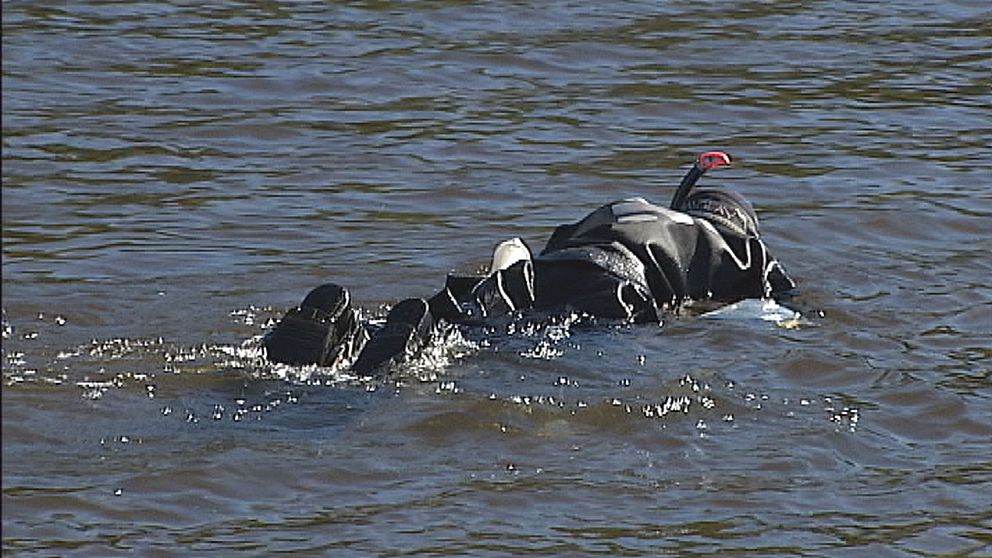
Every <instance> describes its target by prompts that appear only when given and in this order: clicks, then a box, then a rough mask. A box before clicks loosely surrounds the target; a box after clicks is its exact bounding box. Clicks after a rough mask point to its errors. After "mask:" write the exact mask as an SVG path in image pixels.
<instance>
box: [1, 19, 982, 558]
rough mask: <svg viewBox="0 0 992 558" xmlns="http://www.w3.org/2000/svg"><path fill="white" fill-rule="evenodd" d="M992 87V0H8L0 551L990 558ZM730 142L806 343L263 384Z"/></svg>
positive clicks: (694, 323)
mask: <svg viewBox="0 0 992 558" xmlns="http://www.w3.org/2000/svg"><path fill="white" fill-rule="evenodd" d="M990 52H992V8H990V7H989V6H988V4H987V3H986V2H981V1H974V2H966V1H956V2H906V1H903V2H887V3H874V2H845V1H841V0H830V1H826V2H705V1H703V2H700V1H696V2H664V3H662V2H633V1H632V2H613V3H598V4H596V3H586V4H582V3H570V2H476V3H462V2H450V1H443V0H437V1H412V2H402V3H400V2H395V3H389V2H373V1H365V2H345V3H328V4H323V3H314V4H310V3H272V2H268V3H259V4H240V3H230V2H228V3H207V4H206V5H204V4H202V3H194V2H189V3H186V2H169V3H117V2H58V3H56V2H44V3H39V2H4V4H3V267H2V270H3V386H4V387H3V551H4V555H5V556H6V555H8V554H9V555H11V556H50V555H61V556H116V555H124V554H128V555H132V554H133V555H140V556H173V555H175V556H187V555H197V556H199V555H221V556H230V555H257V556H269V555H273V554H277V553H291V554H293V555H334V556H369V555H380V556H395V555H407V554H413V555H472V556H487V555H488V556H505V555H546V556H547V555H554V556H565V555H569V556H571V555H576V556H582V555H626V556H654V555H658V554H675V555H681V556H702V555H711V554H721V555H755V556H776V555H782V556H796V555H806V556H822V555H834V556H859V555H860V556H867V555H871V556H878V555H881V556H890V555H891V556H916V555H955V556H979V555H983V556H988V555H990V554H992V507H990V505H989V502H990V501H992V459H990V457H989V456H990V455H992V389H990V388H992V378H990V377H992V289H990V287H989V277H992V257H990V256H992V241H990V238H992V235H990V233H992V226H990V223H992V221H990V217H992V193H990V192H992V190H990V186H992V178H990V177H992V172H990V171H992V152H990V149H989V147H990V145H992V109H990V101H992V98H990V77H989V76H990V75H992V61H990V60H992V59H990V55H989V53H990ZM712 148H720V149H725V150H727V151H729V152H730V153H732V154H733V155H734V156H735V157H736V159H737V160H738V164H737V165H735V166H734V167H732V168H731V169H729V170H724V169H721V171H720V172H718V173H715V174H713V175H712V176H708V177H707V178H706V179H705V180H706V182H707V183H710V184H723V185H726V186H729V187H731V188H734V189H736V190H739V191H741V192H743V193H745V194H746V195H747V196H748V198H749V199H751V201H752V202H754V204H755V205H756V206H757V207H758V210H759V213H760V215H761V217H762V220H763V221H762V225H763V229H764V233H765V236H766V238H767V241H768V243H769V245H770V246H771V247H772V249H773V251H774V252H775V254H776V255H777V256H778V257H779V258H780V259H781V260H782V261H783V262H784V263H785V264H786V266H787V267H788V269H789V271H790V273H791V274H792V275H793V276H795V278H796V279H797V280H798V281H799V282H800V284H801V288H802V290H803V294H802V296H801V297H800V299H799V300H798V306H799V307H800V309H801V310H802V311H803V313H804V316H805V318H804V320H802V321H800V322H799V323H798V324H794V323H791V322H790V323H788V324H785V323H783V324H779V325H776V324H775V323H774V322H767V321H762V320H760V319H757V316H756V315H754V314H747V313H746V312H745V313H738V314H736V315H735V317H731V318H729V319H713V320H709V319H701V318H689V317H686V318H673V319H671V320H668V321H666V323H665V324H664V325H663V326H662V327H661V328H660V329H659V328H657V327H629V328H615V327H613V328H610V327H602V328H597V327H589V326H582V325H579V324H572V323H569V322H567V321H565V322H562V323H558V324H551V325H544V326H541V327H530V328H526V327H518V328H516V329H518V330H519V331H505V330H500V331H493V332H489V333H488V334H486V335H478V333H477V332H476V333H467V334H466V336H465V337H453V338H451V339H448V340H447V341H446V342H445V343H441V344H439V345H438V346H436V347H434V348H433V350H432V352H431V353H430V354H429V355H428V356H427V357H425V358H424V359H422V360H421V361H419V362H417V363H414V364H413V365H411V366H409V367H407V368H405V369H403V370H400V371H398V372H397V373H396V374H395V375H394V376H393V377H391V378H390V379H388V380H376V379H363V378H350V377H348V376H346V375H342V374H339V373H333V372H331V371H326V370H312V369H291V368H286V367H272V366H270V365H268V364H267V363H266V362H264V361H263V360H262V359H260V358H259V356H258V350H257V341H258V337H259V336H260V335H261V334H262V333H263V332H264V331H265V330H266V328H267V327H269V326H271V323H272V319H274V318H276V317H278V316H279V315H280V314H281V313H282V312H283V311H285V309H287V308H288V307H290V306H291V305H293V304H295V303H296V302H298V301H299V299H300V298H301V297H302V296H303V294H305V293H306V292H307V290H309V289H310V288H311V287H313V286H315V285H317V284H319V283H322V282H325V281H328V280H334V281H337V282H340V283H342V284H344V285H347V286H349V287H350V288H351V289H352V292H353V294H354V298H355V299H356V300H357V301H359V303H361V304H362V305H363V307H364V308H366V312H367V314H368V315H370V316H372V315H376V314H378V313H380V312H381V306H382V305H384V304H389V303H391V302H393V301H395V300H397V299H399V298H402V297H406V296H411V295H423V294H430V293H432V292H434V291H435V290H436V289H437V288H438V287H439V286H440V284H441V282H442V280H443V276H444V274H445V273H446V272H447V271H449V270H452V269H458V270H472V269H475V268H478V267H479V266H481V265H483V264H484V263H485V262H486V261H487V260H488V254H489V252H490V250H491V249H492V247H493V246H494V245H495V244H496V242H498V241H499V240H502V239H505V238H508V237H511V236H521V237H523V238H524V239H525V240H527V241H528V242H529V243H530V244H531V246H533V247H537V248H539V247H541V246H543V243H544V239H546V237H547V235H548V234H549V233H550V231H551V230H552V228H553V227H554V226H555V225H557V224H560V223H564V222H570V221H574V220H575V219H577V218H578V217H581V216H582V215H584V214H585V213H586V212H587V211H588V210H590V209H591V208H593V207H595V206H597V205H598V204H601V203H604V202H607V201H611V200H613V199H617V198H620V197H626V196H630V195H644V196H647V197H649V198H654V199H656V200H659V201H661V202H665V201H667V200H668V199H669V197H670V195H671V187H672V186H674V185H675V184H676V183H677V180H678V179H679V177H680V176H681V174H682V173H683V171H684V169H685V168H686V164H687V162H688V161H690V160H691V159H692V156H693V155H694V154H695V153H696V152H698V151H700V150H703V149H712ZM786 326H788V327H786Z"/></svg>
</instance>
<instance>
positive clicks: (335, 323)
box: [262, 283, 368, 366]
mask: <svg viewBox="0 0 992 558" xmlns="http://www.w3.org/2000/svg"><path fill="white" fill-rule="evenodd" d="M367 340H368V333H366V332H365V328H363V327H362V325H361V323H360V322H359V321H358V316H357V315H356V314H355V311H354V310H353V309H352V308H351V295H350V294H348V291H347V290H345V288H344V287H341V286H339V285H335V284H334V283H328V284H325V285H321V286H319V287H317V288H315V289H313V290H312V291H310V292H309V293H308V294H307V296H306V298H304V299H303V302H301V303H300V305H299V306H298V307H296V308H293V309H291V310H289V311H288V312H286V315H285V316H283V318H282V320H280V321H279V323H278V324H276V326H275V327H274V328H273V329H272V331H270V332H269V333H268V334H267V335H266V336H265V338H264V339H263V340H262V343H263V345H264V346H265V350H266V354H267V356H268V358H269V360H271V361H273V362H281V363H284V364H294V365H304V364H317V365H320V366H333V365H335V364H338V363H340V362H343V361H347V360H351V359H353V358H354V356H355V355H356V354H357V353H358V352H359V351H360V350H361V349H362V347H363V346H364V345H365V342H366V341H367Z"/></svg>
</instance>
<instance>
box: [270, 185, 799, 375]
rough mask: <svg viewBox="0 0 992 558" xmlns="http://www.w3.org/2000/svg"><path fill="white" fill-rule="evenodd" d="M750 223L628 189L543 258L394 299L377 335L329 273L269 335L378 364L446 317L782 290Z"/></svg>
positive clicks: (623, 312) (663, 306)
mask: <svg viewBox="0 0 992 558" xmlns="http://www.w3.org/2000/svg"><path fill="white" fill-rule="evenodd" d="M744 203H746V202H744ZM728 207H731V206H728ZM731 209H732V207H731ZM735 211H736V210H735ZM748 211H749V212H750V214H751V215H752V216H753V210H752V209H750V208H749V206H748ZM741 215H743V214H741ZM741 215H737V217H740V216H741ZM752 222H753V226H751V225H750V224H748V223H752ZM728 224H729V225H730V226H728ZM746 224H748V225H747V226H746V227H736V226H733V223H730V221H728V220H726V219H723V218H721V216H719V215H716V216H714V217H713V218H712V219H706V218H700V217H693V216H690V215H689V214H688V213H683V212H680V211H674V210H671V209H668V208H664V207H660V206H657V205H654V204H651V203H649V202H647V201H645V200H643V199H641V198H634V199H629V200H623V201H619V202H615V203H611V204H608V205H605V206H603V207H600V208H599V209H597V210H595V211H593V212H592V213H590V214H589V215H588V216H587V217H585V218H584V219H582V220H581V221H579V222H577V223H574V224H571V225H563V226H560V227H558V228H557V229H556V230H555V231H554V234H552V235H551V238H550V239H549V240H548V244H547V246H546V247H545V248H544V250H543V251H541V253H540V254H539V255H538V256H537V257H535V258H533V259H530V258H526V259H521V260H519V261H517V262H516V263H514V264H512V265H510V266H509V267H506V268H505V269H498V270H496V271H494V272H492V273H490V274H489V275H486V276H481V277H480V276H458V275H449V276H448V278H447V281H446V283H445V286H444V288H443V289H442V290H441V291H440V292H439V293H438V294H437V295H435V296H434V297H432V298H431V299H429V300H424V299H419V298H417V299H407V300H404V301H402V302H400V303H398V304H397V305H396V306H394V307H393V309H392V310H390V313H389V315H388V316H387V319H386V323H385V325H384V326H383V327H382V328H381V329H378V330H375V331H373V332H371V338H370V336H369V333H370V332H369V331H367V330H366V328H365V327H364V326H363V325H362V324H361V323H360V322H359V320H358V317H357V314H356V313H355V312H354V310H353V309H352V308H351V305H350V298H349V296H348V293H347V291H346V290H345V289H344V288H342V287H340V286H337V285H334V284H327V285H322V286H320V287H318V288H316V289H314V290H313V291H311V293H310V294H308V295H307V298H306V299H304V301H303V303H302V304H301V305H300V306H299V307H297V308H294V309H292V310H290V311H289V312H287V314H286V316H284V317H283V319H282V320H281V321H280V323H279V324H277V326H276V327H275V328H274V329H273V330H272V331H271V332H270V333H269V335H267V336H266V337H265V340H264V344H265V347H266V349H267V354H268V357H269V359H270V360H273V361H276V362H283V363H289V364H319V365H325V366H329V365H337V364H339V363H352V368H353V369H354V370H356V371H357V372H359V373H368V372H371V371H373V370H375V369H377V368H379V367H381V366H382V365H384V364H386V363H387V362H389V361H397V360H399V359H402V358H404V357H407V356H410V355H412V354H413V353H415V352H416V351H417V350H418V349H419V347H420V346H421V345H422V343H423V342H424V341H425V339H426V338H427V337H429V335H430V332H431V331H432V330H433V328H434V326H435V325H436V324H437V323H438V322H439V321H441V320H443V321H446V322H449V323H452V324H480V323H481V324H485V323H487V321H491V320H492V319H493V318H495V317H499V316H506V315H509V314H516V313H526V312H531V311H538V312H542V313H550V314H554V313H566V312H567V313H571V312H579V313H585V314H588V315H590V316H594V317H599V318H606V319H615V320H621V321H626V322H637V323H646V322H658V321H660V320H661V318H662V316H663V314H664V313H666V312H670V311H674V310H677V309H678V308H679V307H680V306H681V305H682V304H683V303H684V302H685V301H688V300H713V301H719V302H726V303H731V302H735V301H738V300H743V299H746V298H761V297H776V298H779V297H780V296H781V295H784V294H786V293H787V292H789V291H791V290H792V289H794V287H795V285H794V283H793V282H792V280H791V279H790V278H789V277H788V276H787V275H786V274H785V272H784V270H783V269H782V267H781V266H780V265H779V264H778V262H777V261H776V260H775V259H774V258H773V257H772V256H771V255H770V254H769V252H768V249H767V248H766V246H765V243H764V242H763V241H762V240H761V238H760V237H759V235H758V233H757V221H756V218H753V219H751V220H750V221H747V223H746Z"/></svg>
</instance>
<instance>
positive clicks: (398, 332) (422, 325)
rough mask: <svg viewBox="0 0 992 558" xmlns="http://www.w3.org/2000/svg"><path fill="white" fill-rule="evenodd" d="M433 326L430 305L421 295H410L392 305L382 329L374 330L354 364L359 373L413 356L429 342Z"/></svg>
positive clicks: (367, 372) (353, 367)
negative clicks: (414, 296)
mask: <svg viewBox="0 0 992 558" xmlns="http://www.w3.org/2000/svg"><path fill="white" fill-rule="evenodd" d="M433 327H434V318H433V317H432V316H431V312H430V306H429V305H428V303H427V301H425V300H424V299H422V298H408V299H406V300H403V301H400V302H399V303H397V304H396V306H393V308H392V309H391V310H390V311H389V314H387V315H386V323H385V325H383V327H382V329H380V330H378V331H376V332H375V333H373V334H372V337H371V339H369V342H368V343H366V344H365V348H364V349H362V352H361V353H360V354H359V355H358V359H357V360H356V361H355V363H354V364H353V365H352V370H354V371H355V372H358V373H359V374H369V373H371V372H372V371H374V370H376V369H377V368H381V367H383V366H386V365H389V364H395V363H398V362H402V361H403V360H405V359H408V358H412V357H413V356H415V355H416V353H417V352H418V351H419V350H420V349H421V348H422V347H423V346H424V344H426V342H427V340H428V339H429V337H430V333H431V329H432V328H433Z"/></svg>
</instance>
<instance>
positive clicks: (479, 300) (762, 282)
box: [431, 198, 795, 322]
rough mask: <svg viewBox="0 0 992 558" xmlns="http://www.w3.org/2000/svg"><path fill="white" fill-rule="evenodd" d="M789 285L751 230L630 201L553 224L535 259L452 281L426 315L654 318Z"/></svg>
mask: <svg viewBox="0 0 992 558" xmlns="http://www.w3.org/2000/svg"><path fill="white" fill-rule="evenodd" d="M794 288H795V284H794V283H793V282H792V280H791V279H790V278H789V277H788V276H787V275H786V274H785V271H784V270H783V269H782V266H781V265H779V263H778V261H777V260H775V259H774V258H773V257H772V256H771V254H769V252H768V249H767V247H766V246H765V243H764V241H762V240H761V238H760V237H759V236H758V235H757V234H741V233H739V232H735V231H730V230H726V229H724V228H721V229H720V230H718V229H717V228H716V227H714V226H713V225H712V224H711V223H710V222H709V221H708V220H706V219H701V218H696V217H691V216H689V215H687V214H686V213H682V212H678V211H673V210H671V209H667V208H664V207H660V206H657V205H654V204H651V203H649V202H647V201H645V200H644V199H641V198H634V199H629V200H624V201H619V202H614V203H611V204H608V205H604V206H603V207H600V208H599V209H597V210H596V211H594V212H592V213H591V214H589V215H588V216H587V217H585V218H584V219H582V220H581V221H579V222H577V223H574V224H571V225H562V226H560V227H558V228H557V229H556V230H555V231H554V233H553V234H552V235H551V238H550V239H549V240H548V244H547V246H546V247H545V248H544V250H543V251H541V253H540V255H538V256H537V257H536V258H534V260H533V261H532V262H531V261H520V262H517V263H516V264H514V265H513V266H510V267H509V268H508V269H505V270H500V271H496V272H495V273H493V274H491V275H489V276H487V277H485V278H481V279H477V280H476V282H474V283H473V282H472V281H471V280H470V279H469V278H464V277H452V276H449V280H448V284H447V285H446V288H445V290H443V291H442V292H441V293H439V294H438V295H437V296H435V297H434V298H433V299H431V309H432V313H434V314H436V315H437V316H439V317H443V318H445V319H446V320H448V321H452V322H459V321H465V320H469V321H473V320H475V319H477V318H479V317H482V318H489V317H493V316H495V315H500V314H503V313H506V312H508V311H526V310H531V309H534V310H541V311H549V312H555V311H574V312H584V313H587V314H590V315H592V316H597V317H602V318H611V319H619V320H627V321H634V322H651V321H658V320H659V319H660V318H661V315H662V313H664V312H665V311H669V310H673V309H676V308H677V307H678V306H679V305H681V304H682V303H683V302H685V301H687V300H714V301H720V302H728V303H729V302H734V301H738V300H742V299H746V298H762V297H778V296H781V295H784V294H785V293H787V292H789V291H791V290H793V289H794Z"/></svg>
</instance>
